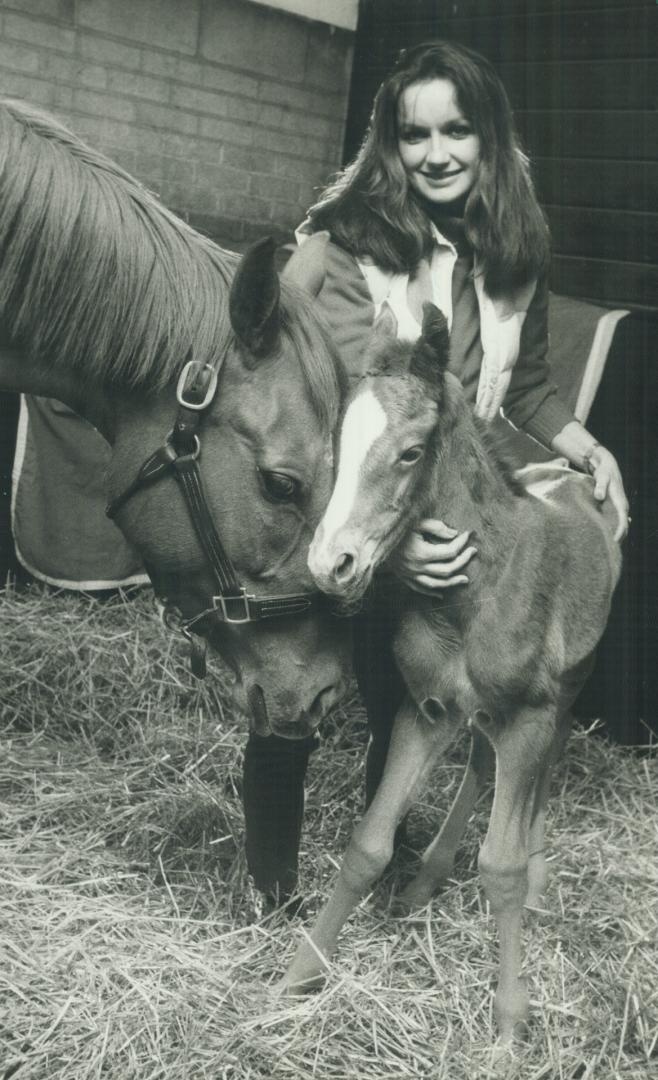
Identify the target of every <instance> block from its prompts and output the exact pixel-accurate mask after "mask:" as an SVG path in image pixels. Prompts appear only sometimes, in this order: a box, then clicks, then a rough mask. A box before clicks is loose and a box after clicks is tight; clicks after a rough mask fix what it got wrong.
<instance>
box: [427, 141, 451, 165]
mask: <svg viewBox="0 0 658 1080" xmlns="http://www.w3.org/2000/svg"><path fill="white" fill-rule="evenodd" d="M449 159H450V155H449V153H448V147H447V144H446V143H445V141H444V140H443V139H442V137H441V136H440V135H439V134H434V135H432V138H431V139H430V144H429V147H428V149H427V160H428V161H429V162H430V164H431V165H445V163H446V162H447V161H448V160H449Z"/></svg>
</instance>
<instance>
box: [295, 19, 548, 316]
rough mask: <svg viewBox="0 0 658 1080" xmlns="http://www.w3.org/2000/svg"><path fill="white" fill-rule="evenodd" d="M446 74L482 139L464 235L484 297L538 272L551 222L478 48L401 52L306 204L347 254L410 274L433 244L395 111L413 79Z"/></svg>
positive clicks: (437, 46)
mask: <svg viewBox="0 0 658 1080" xmlns="http://www.w3.org/2000/svg"><path fill="white" fill-rule="evenodd" d="M431 79H448V80H449V81H450V82H452V83H453V84H454V86H455V89H456V93H457V103H458V105H459V107H460V109H461V111H462V112H463V114H464V116H465V117H466V118H467V119H468V120H469V122H470V123H471V124H472V126H473V129H474V131H475V133H476V134H477V135H478V136H479V138H480V164H479V168H478V174H477V179H476V181H475V184H474V185H473V187H472V189H471V191H470V192H469V195H468V198H467V200H466V205H465V210H464V225H465V231H466V237H467V239H468V241H469V243H470V244H471V246H472V247H473V250H474V252H475V253H476V255H477V259H478V263H479V265H480V267H481V268H482V271H483V274H484V284H485V288H486V289H487V291H488V293H489V294H490V295H491V296H497V295H500V294H501V293H505V292H506V291H508V290H510V289H514V288H518V287H519V286H521V285H525V284H527V283H528V282H529V281H530V280H532V279H533V278H536V277H537V276H538V275H540V274H541V273H542V272H543V271H545V269H546V266H547V263H548V229H547V226H546V222H545V220H544V216H543V214H542V212H541V209H540V207H539V204H538V202H537V198H536V195H535V191H534V188H533V185H532V180H531V178H530V171H529V168H528V160H527V158H526V157H525V155H524V154H523V152H522V150H521V147H520V145H519V140H518V137H517V135H516V132H515V129H514V121H513V117H512V110H511V108H510V104H509V100H508V97H507V94H506V92H505V88H504V87H503V84H502V83H501V81H500V79H499V78H498V76H497V75H496V73H495V71H494V70H493V68H492V66H491V64H490V63H489V61H488V60H486V59H485V58H484V57H483V56H480V54H479V53H476V52H474V51H473V50H472V49H467V48H466V47H465V46H463V45H456V44H452V43H449V42H445V41H432V42H428V43H426V44H424V45H417V46H415V47H414V48H411V49H406V50H403V52H402V53H401V55H400V59H399V60H398V63H397V65H396V66H395V68H394V69H393V71H392V72H391V74H390V75H389V76H387V78H386V79H384V82H383V83H382V85H381V86H380V88H379V90H378V91H377V95H376V97H375V103H374V108H373V112H372V117H371V120H370V126H369V128H368V132H367V134H366V137H365V140H364V142H363V145H362V147H361V149H360V150H359V153H358V154H357V156H356V158H355V159H354V161H353V162H352V163H351V164H350V165H348V166H347V168H346V169H344V170H343V172H342V173H341V174H340V175H339V176H338V178H337V180H336V181H335V182H334V183H333V184H331V185H330V186H329V187H328V188H326V190H325V191H324V192H323V194H322V196H321V198H320V199H319V201H318V202H317V203H316V204H315V205H314V206H313V207H312V208H311V210H310V211H309V217H310V221H311V226H312V228H313V230H314V231H317V230H319V229H328V230H329V232H330V233H331V235H332V238H333V239H334V240H335V241H336V242H337V243H339V244H340V245H341V246H343V247H344V248H346V249H347V250H348V251H350V252H351V253H352V254H354V255H358V256H363V255H368V256H370V257H371V258H372V259H373V260H374V262H375V263H376V264H377V265H378V266H381V267H382V268H384V269H387V270H393V271H397V272H402V271H411V270H413V268H414V267H415V266H416V265H417V264H418V261H419V260H420V259H421V258H422V257H423V255H425V254H427V253H428V252H429V250H431V247H432V233H431V227H430V220H429V217H428V215H427V212H426V209H425V208H424V207H423V205H422V203H421V202H420V201H419V199H418V198H417V197H416V195H415V193H414V191H413V189H412V188H410V186H409V183H408V180H407V175H406V172H405V170H404V167H403V165H402V162H401V160H400V154H399V151H398V132H397V120H398V117H397V112H398V104H399V100H400V95H401V93H402V92H403V91H404V90H405V89H406V88H407V87H408V86H410V85H411V84H412V83H418V82H428V81H430V80H431Z"/></svg>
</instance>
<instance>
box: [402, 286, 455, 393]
mask: <svg viewBox="0 0 658 1080" xmlns="http://www.w3.org/2000/svg"><path fill="white" fill-rule="evenodd" d="M449 359H450V334H449V332H448V322H447V319H446V317H445V315H444V314H443V312H442V311H441V310H440V309H439V308H438V307H436V305H435V304H431V303H429V301H428V302H426V303H425V304H423V330H422V333H421V335H420V337H419V338H418V341H417V342H416V344H415V346H414V350H413V352H412V354H411V360H410V362H409V373H410V374H411V375H417V376H418V377H419V378H421V379H424V380H425V381H426V382H428V383H429V384H430V385H431V386H440V385H441V384H442V383H443V376H444V373H445V370H446V368H447V366H448V361H449Z"/></svg>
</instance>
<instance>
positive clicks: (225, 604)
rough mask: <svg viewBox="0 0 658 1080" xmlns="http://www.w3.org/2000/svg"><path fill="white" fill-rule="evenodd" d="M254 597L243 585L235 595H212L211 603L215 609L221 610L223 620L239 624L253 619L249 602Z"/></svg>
mask: <svg viewBox="0 0 658 1080" xmlns="http://www.w3.org/2000/svg"><path fill="white" fill-rule="evenodd" d="M255 599H256V597H255V596H254V595H252V594H251V593H248V592H247V590H246V589H245V588H244V586H243V587H242V588H241V589H240V592H239V594H238V595H237V596H213V598H212V605H213V608H214V609H215V611H217V610H219V611H221V613H222V619H223V621H224V622H227V623H231V624H233V625H236V624H238V625H239V624H240V623H248V622H252V621H253V615H252V612H251V603H252V601H253V600H255Z"/></svg>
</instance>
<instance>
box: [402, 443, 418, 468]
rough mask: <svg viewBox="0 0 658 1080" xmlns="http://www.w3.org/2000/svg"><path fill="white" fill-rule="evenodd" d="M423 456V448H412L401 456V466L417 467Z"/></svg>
mask: <svg viewBox="0 0 658 1080" xmlns="http://www.w3.org/2000/svg"><path fill="white" fill-rule="evenodd" d="M422 456H423V447H422V446H410V447H409V449H408V450H405V451H404V453H403V454H400V464H401V465H415V464H416V462H417V461H419V460H420V459H421V458H422Z"/></svg>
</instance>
